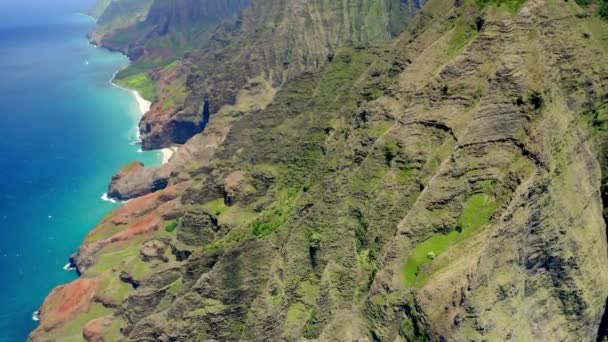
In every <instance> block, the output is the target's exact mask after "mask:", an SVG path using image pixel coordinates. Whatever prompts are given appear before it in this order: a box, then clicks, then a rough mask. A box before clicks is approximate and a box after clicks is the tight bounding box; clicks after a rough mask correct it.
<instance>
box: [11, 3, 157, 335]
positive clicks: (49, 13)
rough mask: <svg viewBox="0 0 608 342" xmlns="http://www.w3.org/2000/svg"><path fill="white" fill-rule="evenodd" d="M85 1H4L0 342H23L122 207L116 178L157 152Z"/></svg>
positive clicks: (120, 62)
mask: <svg viewBox="0 0 608 342" xmlns="http://www.w3.org/2000/svg"><path fill="white" fill-rule="evenodd" d="M90 3H91V1H83V0H54V1H50V0H48V1H47V2H44V1H40V0H36V1H34V0H0V79H1V81H0V132H1V134H0V229H1V231H2V236H1V238H0V296H1V297H0V303H2V305H0V341H24V340H25V339H26V338H27V335H28V333H29V332H30V331H31V330H32V329H34V328H35V327H36V322H34V321H33V320H32V312H34V311H35V310H36V309H38V307H39V306H40V305H41V303H42V301H43V299H44V297H45V296H46V295H47V293H48V292H49V291H50V290H51V289H52V288H53V287H55V286H57V285H59V284H62V283H65V282H68V281H70V280H73V279H75V277H76V275H75V274H74V272H68V271H65V270H64V269H63V266H64V265H65V264H66V263H67V262H68V257H69V256H70V254H71V253H73V252H74V251H75V250H76V249H77V248H78V246H79V244H80V242H81V241H82V239H83V237H84V236H85V235H86V233H87V232H88V231H89V230H90V229H92V228H93V227H94V226H95V225H96V223H97V222H99V221H100V219H101V218H102V217H103V216H105V215H106V214H107V213H108V212H109V211H110V210H111V209H112V208H113V207H115V206H116V204H112V203H109V202H104V201H102V200H101V199H100V197H101V195H102V194H103V193H104V192H105V191H106V189H107V184H108V182H109V180H110V177H111V176H112V174H113V173H114V172H115V171H117V170H118V169H119V168H120V167H121V166H122V165H124V164H126V163H127V162H129V161H131V160H134V159H138V160H141V161H143V162H144V163H145V164H147V165H150V164H157V163H159V162H160V155H159V153H157V152H146V153H139V152H137V151H138V149H139V147H138V146H137V145H133V144H132V139H133V137H134V136H135V133H136V128H135V127H136V124H137V122H138V120H139V116H140V113H139V111H138V106H137V103H136V101H135V99H134V98H133V96H132V94H130V93H129V92H127V91H123V90H120V89H118V88H116V87H113V86H112V85H111V84H110V83H109V80H110V79H111V77H112V75H113V74H114V72H116V71H117V70H118V69H120V68H121V67H123V66H124V65H126V64H127V63H128V61H127V59H126V58H125V57H124V56H121V55H120V54H116V53H110V52H108V51H105V50H103V49H97V48H95V47H93V46H91V45H89V44H88V42H87V40H86V38H85V34H86V32H87V31H88V30H90V29H91V27H92V25H93V24H94V22H93V20H92V19H91V18H89V17H86V16H84V15H79V14H76V13H77V12H78V11H83V10H85V9H86V8H87V7H88V6H90Z"/></svg>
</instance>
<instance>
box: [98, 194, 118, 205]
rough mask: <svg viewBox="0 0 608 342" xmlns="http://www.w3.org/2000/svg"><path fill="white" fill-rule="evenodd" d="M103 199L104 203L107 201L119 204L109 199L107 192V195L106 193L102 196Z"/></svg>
mask: <svg viewBox="0 0 608 342" xmlns="http://www.w3.org/2000/svg"><path fill="white" fill-rule="evenodd" d="M101 199H102V200H103V201H106V202H112V203H116V202H118V201H116V200H115V199H113V198H110V197H108V193H107V192H106V193H104V194H103V195H101Z"/></svg>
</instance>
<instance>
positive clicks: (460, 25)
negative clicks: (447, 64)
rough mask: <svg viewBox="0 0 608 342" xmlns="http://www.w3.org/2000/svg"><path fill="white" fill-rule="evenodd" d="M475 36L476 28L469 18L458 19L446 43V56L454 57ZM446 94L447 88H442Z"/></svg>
mask: <svg viewBox="0 0 608 342" xmlns="http://www.w3.org/2000/svg"><path fill="white" fill-rule="evenodd" d="M476 35H477V30H476V26H475V25H474V24H473V23H472V21H471V18H469V17H458V18H457V19H456V22H455V23H454V29H453V31H452V34H451V36H450V40H449V42H448V49H447V54H448V56H454V55H456V53H458V52H459V51H460V50H461V49H462V48H464V47H465V46H466V45H467V44H468V43H469V42H470V41H471V40H472V39H473V38H474V37H475V36H476ZM444 89H445V92H446V93H447V88H444ZM444 95H445V94H444Z"/></svg>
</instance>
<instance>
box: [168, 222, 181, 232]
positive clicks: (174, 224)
mask: <svg viewBox="0 0 608 342" xmlns="http://www.w3.org/2000/svg"><path fill="white" fill-rule="evenodd" d="M178 225H179V220H177V219H175V220H171V221H167V223H165V231H167V232H168V233H173V231H174V230H175V229H176V228H177V226H178Z"/></svg>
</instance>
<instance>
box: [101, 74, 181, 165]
mask: <svg viewBox="0 0 608 342" xmlns="http://www.w3.org/2000/svg"><path fill="white" fill-rule="evenodd" d="M124 68H126V66H125V67H124ZM124 68H123V69H124ZM121 70H122V69H121ZM119 72H120V70H119V71H116V72H115V73H114V75H112V79H111V80H110V84H111V85H113V86H114V87H116V88H118V89H122V90H124V91H128V92H130V93H131V94H133V97H135V100H136V101H137V106H138V108H139V112H140V114H141V116H140V118H141V117H143V116H144V115H145V114H146V113H147V112H149V111H150V108H151V107H152V102H150V101H148V100H146V99H144V98H143V96H141V94H140V93H139V92H138V91H137V90H135V89H129V88H125V87H123V86H120V85H119V84H117V83H116V82H114V79H115V78H116V75H118V73H119ZM136 130H137V133H136V141H137V142H141V134H140V133H139V126H136ZM177 149H178V147H177V146H173V147H167V148H163V149H160V150H159V151H160V153H161V163H160V164H161V165H163V164H166V163H168V162H169V160H170V159H171V157H172V156H173V154H174V153H175V152H176V151H177ZM140 151H141V149H140Z"/></svg>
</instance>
